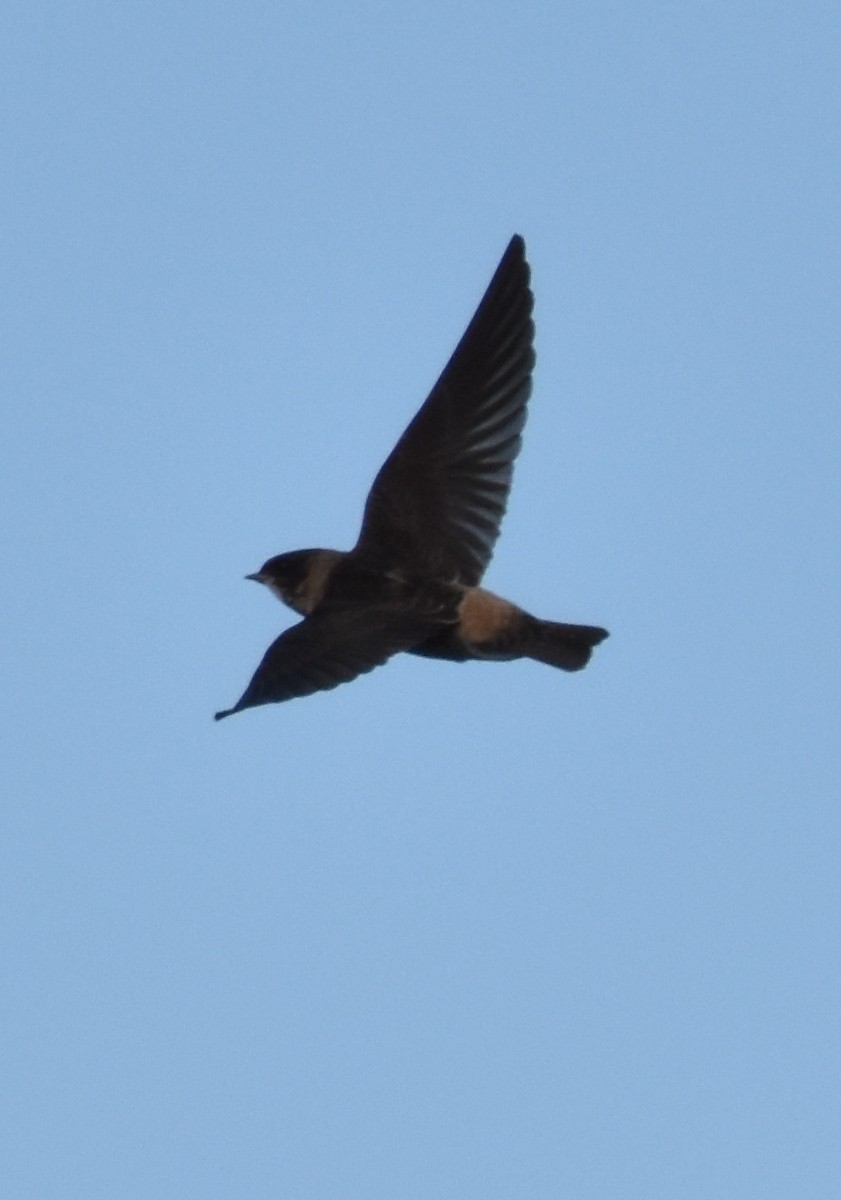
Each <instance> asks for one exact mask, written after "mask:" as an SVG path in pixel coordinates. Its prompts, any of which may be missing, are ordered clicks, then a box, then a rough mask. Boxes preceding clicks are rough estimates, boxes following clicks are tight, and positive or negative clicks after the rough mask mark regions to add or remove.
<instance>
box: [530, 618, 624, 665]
mask: <svg viewBox="0 0 841 1200" xmlns="http://www.w3.org/2000/svg"><path fill="white" fill-rule="evenodd" d="M606 637H607V630H606V629H600V628H599V627H598V626H597V625H564V624H561V622H559V621H540V620H538V619H537V618H536V617H533V618H532V624H531V626H530V629H529V638H528V641H527V643H526V646H525V653H526V655H527V656H528V657H529V658H534V659H537V661H538V662H542V663H548V664H549V666H550V667H561V668H562V669H563V670H564V671H580V670H581V668H582V667H586V665H587V663H588V662H589V661H590V655H591V654H592V652H593V647H594V646H598V644H599V642H601V641H604V639H605V638H606Z"/></svg>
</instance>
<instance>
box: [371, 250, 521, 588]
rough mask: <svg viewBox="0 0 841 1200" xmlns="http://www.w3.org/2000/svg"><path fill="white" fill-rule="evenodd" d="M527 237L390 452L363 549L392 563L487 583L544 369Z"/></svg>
mask: <svg viewBox="0 0 841 1200" xmlns="http://www.w3.org/2000/svg"><path fill="white" fill-rule="evenodd" d="M532 303H533V297H532V294H531V290H530V288H529V268H528V263H527V262H526V258H525V244H524V242H523V239H522V238H521V237H519V236H516V237H513V238H512V239H511V241H510V243H509V245H508V249H507V250H506V251H505V254H504V255H503V257H502V261H501V262H500V264H499V266H498V267H497V269H496V273H495V274H494V277H493V279H492V280H491V282H490V284H489V285H488V290H487V291H486V292H485V295H484V296H483V298H482V300H481V302H480V304H479V307H478V308H477V310H476V313H475V315H474V317H473V319H472V321H471V322H470V324H469V325H468V327H467V330H466V332H465V334H464V337H463V338H462V339H461V341H460V342H459V344H458V346H457V347H456V349H455V351H454V353H453V356H452V358H451V359H450V361H449V362H448V363H447V365H446V367H445V368H444V370H443V372H442V373H441V377H440V378H439V380H438V382H437V383H436V384H435V387H434V388H433V389H432V391H431V393H430V394H429V397H428V398H427V400H426V401H425V403H424V405H423V407H422V408H421V409H420V411H419V412H418V413H417V415H416V416H415V417H414V419H413V420H412V422H411V423H410V425H409V426H408V428H407V429H406V431H405V433H404V434H403V436H402V437H401V438H400V441H399V442H398V443H397V445H396V446H395V448H394V450H393V451H392V452H391V454H390V455H389V457H388V459H387V460H386V462H385V464H384V465H383V467H382V469H381V470H380V472H379V474H378V475H377V477H376V479H375V480H374V484H373V487H372V488H371V491H370V494H369V496H368V500H367V503H366V505H365V515H364V517H363V520H362V531H361V533H360V535H359V541H358V542H357V545H356V549H357V551H358V552H359V553H360V554H361V555H363V556H364V557H365V558H370V559H371V561H372V562H377V563H378V564H381V565H383V566H388V567H392V566H399V567H405V568H406V569H407V570H408V571H409V572H410V573H412V574H414V573H420V574H424V575H431V576H432V577H433V578H437V579H452V580H459V581H460V582H462V583H465V584H469V585H473V584H476V583H478V582H479V580H480V579H481V577H482V574H483V572H484V570H485V567H486V566H487V565H488V562H489V560H490V557H491V554H492V553H493V548H494V543H495V542H496V539H497V535H498V534H499V526H500V522H501V520H502V517H503V514H504V512H505V505H506V502H507V500H508V491H509V488H510V486H511V475H512V471H513V466H514V459H515V458H516V457H517V453H518V451H519V449H520V434H521V432H522V428H523V425H524V424H525V420H526V401H527V400H528V398H529V394H530V392H531V373H532V369H533V367H534V349H533V347H532V342H533V339H534V325H533V324H532V319H531V311H532Z"/></svg>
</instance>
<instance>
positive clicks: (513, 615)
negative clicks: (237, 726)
mask: <svg viewBox="0 0 841 1200" xmlns="http://www.w3.org/2000/svg"><path fill="white" fill-rule="evenodd" d="M532 305H533V297H532V293H531V289H530V287H529V267H528V263H527V262H526V257H525V244H524V242H523V239H522V238H521V237H519V236H515V237H513V238H512V239H511V242H510V243H509V245H508V248H507V250H506V251H505V254H504V255H503V257H502V261H501V262H500V264H499V266H498V267H497V270H496V273H495V274H494V277H493V279H492V280H491V282H490V284H489V286H488V289H487V291H486V292H485V295H484V296H483V298H482V300H481V302H480V304H479V307H478V308H477V310H476V312H475V314H474V316H473V319H472V320H471V322H470V324H469V325H468V327H467V330H466V332H465V334H464V337H463V338H462V339H461V341H460V342H459V344H458V346H457V347H456V349H455V351H454V352H453V355H452V357H451V358H450V361H449V362H448V363H447V365H446V367H445V368H444V370H443V372H442V374H441V377H440V378H439V380H438V382H437V383H436V384H435V386H434V388H433V389H432V391H431V392H430V394H429V396H428V398H427V399H426V401H425V402H424V404H423V405H422V407H421V408H420V410H419V411H418V413H417V414H416V415H415V417H414V419H413V420H412V421H411V423H410V424H409V426H408V428H407V429H406V431H405V432H404V433H403V435H402V437H401V438H400V440H399V441H398V443H397V445H396V446H395V447H394V450H392V452H391V454H390V455H389V457H388V458H387V459H386V462H385V464H384V465H383V467H382V468H381V470H380V472H379V474H378V475H377V477H376V479H375V480H374V483H373V486H372V488H371V491H370V493H369V494H368V499H367V501H366V504H365V512H364V515H363V518H362V529H361V532H360V534H359V539H358V541H357V543H356V545H355V546H354V547H353V549H352V550H349V551H342V550H320V549H313V550H293V551H291V553H288V554H280V555H278V556H277V557H275V558H270V559H269V560H268V561H267V562H265V563H264V564H263V566H262V567H261V568H260V570H259V571H256V572H255V573H254V574H253V575H248V576H246V578H248V579H254V580H256V581H257V582H259V583H263V584H265V585H266V587H268V588H269V590H270V591H271V592H273V593H274V594H275V596H277V598H278V599H279V600H282V601H283V603H284V604H287V605H288V606H289V607H290V608H292V609H294V611H295V612H296V613H298V614H300V616H302V617H303V620H302V621H300V622H299V623H298V624H297V625H293V626H292V628H291V629H287V630H286V632H285V633H282V634H281V635H280V637H279V638H278V639H277V640H276V641H275V642H273V643H272V645H271V646H270V647H269V648H268V650H267V651H266V653H265V655H264V656H263V661H262V662H261V663H260V665H259V666H258V668H257V670H256V671H255V672H254V677H253V678H252V680H251V682H250V683H249V685H248V687H247V688H246V689H245V691H244V692H243V694H242V696H241V697H240V698H239V700H238V701H237V702H236V704H235V705H234V706H233V708H227V709H223V710H222V711H221V712H218V713H216V719H217V720H219V719H221V718H222V717H228V716H230V715H231V714H232V713H236V712H241V711H242V710H243V709H246V708H253V707H254V706H255V705H258V704H272V703H275V702H277V701H280V700H291V699H293V698H294V697H296V696H307V695H309V694H310V693H312V692H318V691H322V690H326V689H327V688H332V687H336V685H337V684H340V683H345V682H347V681H348V680H350V679H354V678H355V677H356V676H357V675H361V674H362V673H363V672H365V671H370V670H372V669H373V668H374V667H377V666H379V665H380V664H381V663H384V662H385V661H386V660H387V659H388V658H390V657H391V655H392V654H397V653H398V652H399V651H401V650H406V651H409V652H410V653H412V654H421V655H425V656H427V657H430V658H446V659H450V660H452V661H455V662H464V661H465V660H467V659H483V660H491V661H497V662H499V661H508V660H510V659H516V658H533V659H537V661H538V662H543V663H549V664H550V665H551V666H554V667H562V668H563V669H564V670H566V671H577V670H579V669H580V668H581V667H583V666H585V665H586V663H587V661H588V660H589V658H590V654H591V651H592V648H593V646H596V645H598V643H599V642H600V641H602V639H603V638H605V637H607V631H606V630H604V629H600V628H598V627H597V626H593V625H566V624H559V623H557V622H554V621H542V620H540V619H539V618H537V617H533V616H532V615H531V614H530V613H527V612H525V611H524V610H523V609H522V608H518V607H517V605H516V604H512V603H511V602H510V601H508V600H503V599H502V597H501V596H496V595H494V593H493V592H489V591H486V590H485V589H484V588H481V587H479V581H480V580H481V578H482V575H483V574H484V571H485V568H486V567H487V565H488V562H489V560H490V557H491V554H492V552H493V548H494V543H495V542H496V539H497V536H498V534H499V526H500V522H501V521H502V517H503V514H504V512H505V506H506V502H507V499H508V491H509V488H510V486H511V476H512V471H513V467H514V460H515V458H516V457H517V454H518V452H519V449H520V441H521V437H520V435H521V433H522V430H523V425H524V424H525V420H526V402H527V401H528V398H529V395H530V393H531V376H532V370H533V367H534V349H533V345H532V343H533V339H534V325H533V323H532V318H531V313H532Z"/></svg>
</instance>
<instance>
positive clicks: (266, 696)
mask: <svg viewBox="0 0 841 1200" xmlns="http://www.w3.org/2000/svg"><path fill="white" fill-rule="evenodd" d="M447 623H449V622H448V621H446V620H442V619H436V617H434V616H430V615H428V614H427V615H423V614H420V615H419V614H416V613H411V612H407V611H405V610H403V611H400V610H398V609H396V608H394V607H392V606H389V607H380V608H367V609H363V608H348V607H345V608H335V609H328V610H327V611H323V612H317V613H315V614H314V615H313V616H311V617H307V618H306V619H305V620H303V621H301V622H300V623H299V624H297V625H293V626H292V628H291V629H287V630H286V632H285V633H282V634H281V635H280V637H279V638H277V639H276V640H275V641H274V642H272V644H271V646H269V648H268V650H267V651H266V653H265V654H264V655H263V661H262V662H261V663H260V665H259V667H258V668H257V670H256V671H255V672H254V676H253V678H252V680H251V682H250V683H249V685H248V687H247V688H246V689H245V691H244V692H243V694H242V696H241V697H240V698H239V700H238V701H237V702H236V704H235V705H234V707H233V708H226V709H224V710H223V711H222V712H218V713H216V714H215V715H216V720H217V721H219V720H221V718H222V717H229V716H231V714H232V713H237V712H242V710H243V709H245V708H254V707H256V706H257V705H258V704H274V703H277V702H278V701H280V700H292V699H294V698H295V697H297V696H309V695H310V694H311V693H312V692H320V691H326V690H328V689H329V688H334V687H337V686H338V684H340V683H347V682H348V681H349V680H351V679H355V678H356V676H357V675H362V674H364V673H365V672H366V671H372V670H373V669H374V667H379V666H381V665H382V664H383V663H384V662H386V660H387V659H389V658H390V657H391V656H392V654H397V653H398V651H400V650H408V649H410V648H411V647H412V646H416V645H418V643H419V642H421V641H422V640H423V639H424V638H426V637H429V636H430V635H431V634H433V633H435V632H436V631H437V630H439V629H441V628H442V625H444V624H447Z"/></svg>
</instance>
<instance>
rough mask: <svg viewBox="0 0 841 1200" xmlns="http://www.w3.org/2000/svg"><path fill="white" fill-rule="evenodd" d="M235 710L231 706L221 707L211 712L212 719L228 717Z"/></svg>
mask: <svg viewBox="0 0 841 1200" xmlns="http://www.w3.org/2000/svg"><path fill="white" fill-rule="evenodd" d="M235 711H236V709H233V708H223V709H222V710H221V711H220V712H217V713H214V714H213V720H214V721H221V720H222V718H223V717H230V716H231V714H232V713H234V712H235Z"/></svg>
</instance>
